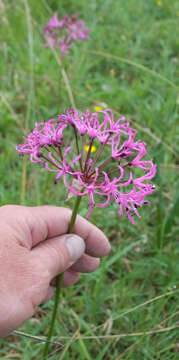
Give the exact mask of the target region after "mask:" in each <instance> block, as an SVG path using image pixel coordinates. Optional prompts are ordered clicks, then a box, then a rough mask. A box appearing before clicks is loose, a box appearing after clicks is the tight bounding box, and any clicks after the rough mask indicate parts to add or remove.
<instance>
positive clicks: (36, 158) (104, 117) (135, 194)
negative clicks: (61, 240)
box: [16, 18, 156, 223]
mask: <svg viewBox="0 0 179 360" xmlns="http://www.w3.org/2000/svg"><path fill="white" fill-rule="evenodd" d="M54 21H56V18H55V20H54ZM70 134H71V135H72V136H71V135H70ZM136 134H137V131H136V130H135V129H133V128H131V127H130V124H129V122H126V121H125V119H124V118H119V119H117V121H116V122H115V121H114V118H113V113H112V111H111V110H110V109H107V110H105V111H100V112H98V113H90V111H89V110H86V111H85V112H83V113H79V112H78V111H77V110H76V109H69V110H67V111H66V112H65V113H64V114H61V115H59V116H58V120H57V121H56V120H55V119H50V120H49V121H48V122H43V123H40V124H36V126H35V128H34V130H33V131H32V132H31V133H30V134H29V135H28V137H27V139H26V140H25V143H24V144H22V145H18V146H16V150H17V151H18V152H20V153H21V154H26V153H28V154H30V159H31V161H32V162H37V163H41V164H43V165H44V167H45V169H46V170H47V171H50V172H54V173H56V178H55V184H57V183H58V181H59V179H60V178H63V181H64V185H65V187H66V188H67V190H68V191H70V193H71V194H74V195H76V196H88V198H89V203H88V207H89V212H88V215H87V218H88V217H90V216H91V214H92V211H93V208H94V207H95V204H96V206H98V207H101V208H104V207H106V206H107V205H109V204H110V203H114V202H115V203H116V204H117V205H118V206H119V210H118V214H119V215H123V213H126V215H127V217H128V218H129V220H130V221H131V222H132V223H134V219H133V217H134V216H138V217H140V215H139V212H138V208H140V207H141V206H142V205H143V204H146V203H148V200H146V196H148V195H150V194H152V192H153V191H154V186H153V184H152V183H151V182H150V181H151V180H152V179H153V177H154V176H155V173H156V165H155V164H153V162H152V161H151V160H145V155H146V154H147V150H146V144H145V143H144V142H138V141H135V137H136ZM94 141H95V146H96V147H97V152H96V154H95V153H94V154H93V153H92V146H93V142H94ZM69 142H70V146H69V145H68V144H69ZM86 147H87V148H88V150H87V154H85V153H84V149H85V148H86ZM136 170H137V171H136ZM139 174H140V175H139ZM97 199H101V201H100V202H98V201H97Z"/></svg>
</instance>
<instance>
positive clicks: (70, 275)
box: [63, 269, 80, 287]
mask: <svg viewBox="0 0 179 360" xmlns="http://www.w3.org/2000/svg"><path fill="white" fill-rule="evenodd" d="M79 277H80V275H79V274H78V273H77V272H76V271H72V270H71V269H69V270H66V271H65V272H64V277H63V286H64V287H68V286H71V285H73V284H75V283H76V282H77V281H78V280H79Z"/></svg>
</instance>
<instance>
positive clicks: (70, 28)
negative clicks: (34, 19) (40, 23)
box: [43, 13, 89, 54]
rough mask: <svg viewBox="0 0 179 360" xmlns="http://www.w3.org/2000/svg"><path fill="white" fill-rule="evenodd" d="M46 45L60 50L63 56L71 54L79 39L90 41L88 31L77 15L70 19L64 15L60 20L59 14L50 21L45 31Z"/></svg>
mask: <svg viewBox="0 0 179 360" xmlns="http://www.w3.org/2000/svg"><path fill="white" fill-rule="evenodd" d="M43 36H44V38H45V40H46V43H45V44H43V46H47V47H51V46H52V47H53V46H55V47H56V48H58V49H59V50H60V51H61V52H62V53H63V54H69V48H71V46H72V45H73V43H74V42H75V41H76V40H78V39H88V40H89V36H88V29H87V28H86V27H85V23H84V22H83V21H81V20H79V19H78V16H77V14H73V15H72V17H71V18H70V17H69V16H68V15H64V16H63V17H62V18H61V19H60V20H58V16H57V13H55V14H54V15H53V17H52V18H51V19H50V20H49V22H48V23H47V25H46V26H45V27H44V29H43Z"/></svg>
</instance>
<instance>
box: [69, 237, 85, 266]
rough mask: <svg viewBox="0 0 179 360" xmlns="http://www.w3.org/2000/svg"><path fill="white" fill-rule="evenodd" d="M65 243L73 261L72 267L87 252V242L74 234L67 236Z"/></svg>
mask: <svg viewBox="0 0 179 360" xmlns="http://www.w3.org/2000/svg"><path fill="white" fill-rule="evenodd" d="M65 243H66V246H67V249H68V251H69V254H70V260H71V265H72V264H73V263H75V262H76V261H77V260H78V259H79V258H80V257H81V256H82V255H83V253H84V252H85V242H84V240H83V239H82V238H81V237H80V236H78V235H74V234H72V235H71V234H69V235H67V238H66V242H65Z"/></svg>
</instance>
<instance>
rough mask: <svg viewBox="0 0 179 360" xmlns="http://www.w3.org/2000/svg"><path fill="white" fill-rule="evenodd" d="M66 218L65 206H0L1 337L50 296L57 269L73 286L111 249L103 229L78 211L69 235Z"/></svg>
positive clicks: (65, 281) (66, 282) (32, 312)
mask: <svg viewBox="0 0 179 360" xmlns="http://www.w3.org/2000/svg"><path fill="white" fill-rule="evenodd" d="M70 218H71V211H70V210H69V209H66V208H59V207H54V206H39V207H25V206H16V205H5V206H2V207H0V234H1V244H0V337H2V336H5V335H7V334H8V333H9V332H11V331H12V330H14V329H16V328H18V327H19V326H20V325H21V324H22V323H23V322H24V321H26V320H27V319H29V318H30V317H31V316H33V314H34V312H35V310H36V308H37V306H38V305H39V304H41V303H43V302H45V301H48V300H49V299H50V298H51V297H52V296H53V291H54V287H53V284H54V279H55V277H56V276H57V275H58V274H60V273H61V272H64V279H63V285H64V286H69V285H72V284H74V283H75V282H76V281H77V280H78V278H79V275H78V272H91V271H94V270H95V269H96V268H97V267H98V266H99V258H98V257H101V256H104V255H106V254H107V253H108V252H109V250H110V245H109V243H108V241H107V239H106V237H105V235H104V234H103V232H102V231H101V230H99V229H98V228H97V227H95V226H94V225H92V224H91V223H89V222H88V221H87V220H85V219H83V218H82V217H80V216H77V219H76V222H75V226H74V230H73V233H74V234H68V235H67V234H66V232H67V230H68V225H69V222H70ZM75 234H76V235H75ZM83 239H84V240H83Z"/></svg>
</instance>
